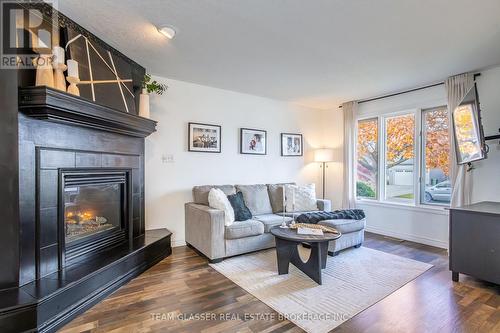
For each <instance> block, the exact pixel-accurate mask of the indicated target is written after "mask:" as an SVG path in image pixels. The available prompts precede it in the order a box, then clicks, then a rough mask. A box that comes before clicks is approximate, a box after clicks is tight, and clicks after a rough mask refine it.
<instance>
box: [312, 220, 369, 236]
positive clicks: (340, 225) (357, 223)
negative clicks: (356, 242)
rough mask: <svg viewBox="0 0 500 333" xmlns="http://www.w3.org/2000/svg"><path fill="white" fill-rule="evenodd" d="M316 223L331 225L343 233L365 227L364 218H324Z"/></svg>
mask: <svg viewBox="0 0 500 333" xmlns="http://www.w3.org/2000/svg"><path fill="white" fill-rule="evenodd" d="M318 224H321V225H324V226H327V227H332V228H335V229H337V230H338V231H340V232H341V233H343V234H348V233H350V232H355V231H359V230H363V229H364V228H365V224H366V219H362V220H342V219H339V220H325V221H321V222H318Z"/></svg>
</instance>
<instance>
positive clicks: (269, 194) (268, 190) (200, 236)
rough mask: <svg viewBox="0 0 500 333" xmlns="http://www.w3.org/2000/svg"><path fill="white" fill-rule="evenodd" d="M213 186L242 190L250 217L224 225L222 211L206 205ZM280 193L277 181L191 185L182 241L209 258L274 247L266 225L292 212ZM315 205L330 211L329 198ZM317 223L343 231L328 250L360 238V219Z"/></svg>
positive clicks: (287, 217) (354, 243)
mask: <svg viewBox="0 0 500 333" xmlns="http://www.w3.org/2000/svg"><path fill="white" fill-rule="evenodd" d="M214 187H215V188H219V189H221V190H222V191H223V192H224V193H225V194H226V195H230V194H235V193H236V192H237V191H240V192H242V194H243V199H244V201H245V205H246V206H247V207H248V209H249V210H250V212H251V213H252V219H249V220H247V221H240V222H235V223H233V224H232V225H230V226H225V225H224V212H223V211H221V210H217V209H213V208H210V207H209V206H208V193H209V192H210V189H212V188H214ZM282 195H283V192H282V190H281V185H280V184H268V185H265V184H256V185H234V186H233V185H205V186H195V187H194V188H193V202H189V203H186V204H185V231H186V243H187V244H188V246H191V247H193V248H195V249H196V250H197V251H198V252H200V253H202V254H203V255H204V256H206V257H207V258H208V259H209V260H210V261H211V262H217V261H220V260H222V259H223V258H226V257H231V256H235V255H239V254H243V253H247V252H252V251H257V250H262V249H267V248H271V247H274V246H275V243H274V236H273V235H272V234H271V233H270V232H269V231H270V229H271V228H272V227H274V226H277V225H280V224H281V223H282V222H283V220H285V221H286V222H290V221H291V220H292V217H291V216H292V213H283V212H282V206H283V205H282V202H283V197H282ZM317 206H318V210H324V211H331V202H330V201H329V200H317ZM295 214H296V215H297V214H299V212H296V213H295ZM320 223H321V224H325V225H329V226H333V227H335V228H337V229H338V230H339V231H340V232H342V233H343V235H342V237H341V238H339V240H337V241H332V242H330V245H329V252H330V254H335V253H338V251H340V250H342V249H344V248H347V247H352V246H359V245H361V243H362V242H363V239H364V227H365V221H364V220H360V221H357V220H328V221H322V222H320ZM343 238H344V239H343Z"/></svg>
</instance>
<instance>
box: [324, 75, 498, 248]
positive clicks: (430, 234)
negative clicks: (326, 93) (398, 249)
mask: <svg viewBox="0 0 500 333" xmlns="http://www.w3.org/2000/svg"><path fill="white" fill-rule="evenodd" d="M477 85H478V92H479V98H480V102H481V109H482V117H483V125H484V130H485V134H486V135H492V134H497V133H498V128H500V67H497V68H493V69H490V70H485V71H483V72H482V73H481V76H480V77H478V78H477ZM446 104H447V102H446V92H445V89H444V86H443V85H441V86H437V87H434V88H429V89H426V90H420V91H416V92H412V93H408V94H403V95H399V96H395V97H391V98H384V99H380V100H377V101H374V102H368V103H362V104H360V107H359V112H360V114H361V115H362V116H368V115H374V114H380V113H382V112H384V113H390V112H397V111H403V110H408V109H415V108H421V109H424V108H429V107H435V106H440V105H446ZM333 113H335V114H336V116H332V117H331V121H335V119H340V120H339V121H341V114H340V113H339V112H337V111H332V114H333ZM488 144H489V145H490V154H489V156H488V159H487V160H484V161H481V162H477V163H474V165H475V167H476V169H475V170H474V171H473V172H474V175H473V196H472V199H473V202H478V201H484V200H490V201H500V171H499V165H500V146H499V145H498V142H497V141H490V142H488ZM340 179H341V177H340ZM359 207H360V208H363V209H364V210H365V212H366V215H367V230H369V231H373V232H376V233H380V234H384V235H388V236H393V237H398V238H401V239H407V240H412V241H416V242H420V243H424V244H429V245H434V246H439V247H443V248H447V246H448V213H447V211H446V210H444V209H441V210H428V209H427V210H426V209H423V208H416V207H404V206H398V205H393V204H380V203H361V204H359Z"/></svg>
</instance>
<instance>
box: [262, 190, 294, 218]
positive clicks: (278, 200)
mask: <svg viewBox="0 0 500 333" xmlns="http://www.w3.org/2000/svg"><path fill="white" fill-rule="evenodd" d="M283 185H295V183H282V184H267V192H268V193H269V201H271V207H272V208H273V213H279V212H282V211H283Z"/></svg>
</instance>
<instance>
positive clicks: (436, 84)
mask: <svg viewBox="0 0 500 333" xmlns="http://www.w3.org/2000/svg"><path fill="white" fill-rule="evenodd" d="M478 76H481V73H476V74H474V79H476V77H478ZM442 84H444V81H441V82H437V83H433V84H428V85H426V86H422V87H418V88H413V89H408V90H403V91H399V92H396V93H391V94H387V95H382V96H378V97H372V98H367V99H361V100H359V101H358V104H362V103H366V102H373V101H377V100H379V99H383V98H388V97H394V96H398V95H403V94H407V93H411V92H414V91H419V90H424V89H428V88H432V87H437V86H440V85H442ZM339 109H342V105H340V106H339Z"/></svg>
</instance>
